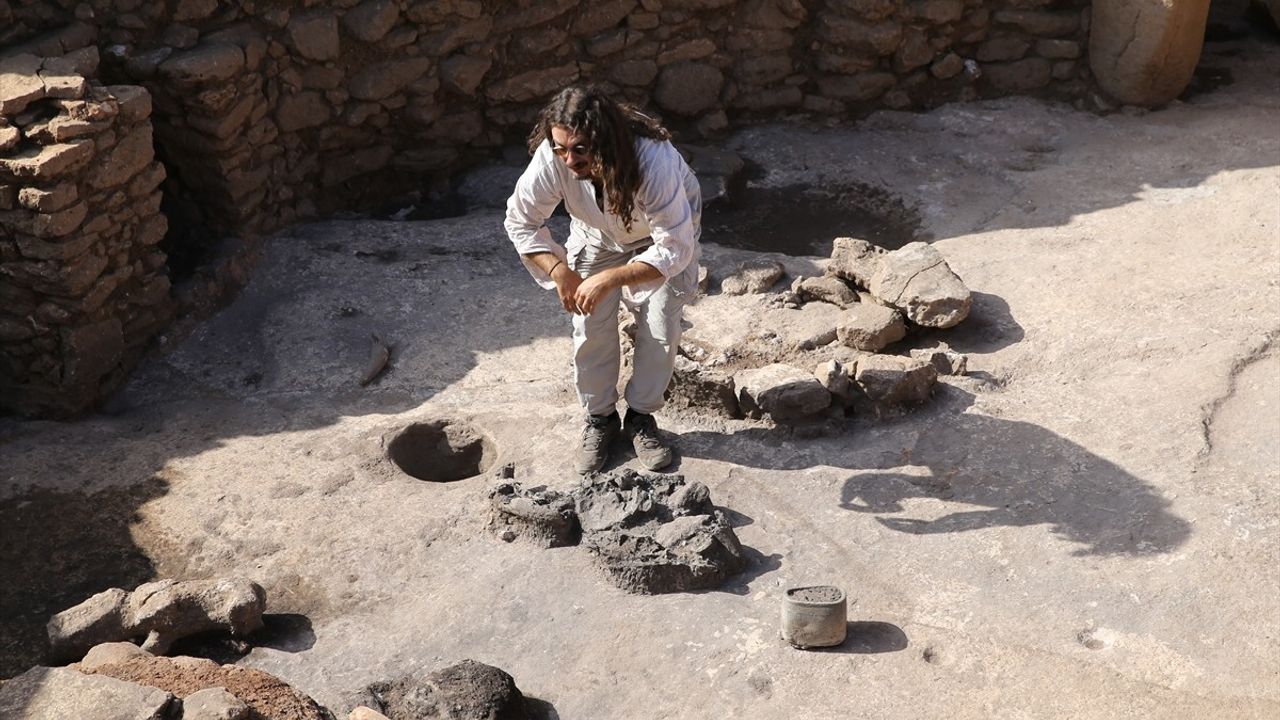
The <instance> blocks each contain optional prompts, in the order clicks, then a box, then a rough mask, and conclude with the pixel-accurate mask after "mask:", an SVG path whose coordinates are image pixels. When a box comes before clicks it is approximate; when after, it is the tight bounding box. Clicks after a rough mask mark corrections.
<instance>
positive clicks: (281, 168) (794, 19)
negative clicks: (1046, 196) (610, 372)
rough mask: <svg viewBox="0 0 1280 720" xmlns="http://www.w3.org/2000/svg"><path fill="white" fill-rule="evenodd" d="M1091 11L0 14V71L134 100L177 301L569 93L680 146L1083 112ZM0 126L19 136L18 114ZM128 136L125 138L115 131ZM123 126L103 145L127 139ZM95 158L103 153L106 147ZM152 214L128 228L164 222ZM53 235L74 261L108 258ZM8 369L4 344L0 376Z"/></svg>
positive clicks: (724, 2)
mask: <svg viewBox="0 0 1280 720" xmlns="http://www.w3.org/2000/svg"><path fill="white" fill-rule="evenodd" d="M1088 12H1089V11H1088V8H1087V7H1085V2H1084V0H602V1H595V0H539V1H535V0H507V1H503V2H498V1H496V0H239V1H236V2H218V1H217V0H167V1H157V2H145V1H144V0H86V1H85V2H72V1H71V0H0V57H3V56H10V57H12V56H15V55H17V54H20V53H29V54H30V55H33V56H35V57H46V56H57V55H59V54H61V53H65V52H69V51H75V50H79V49H82V48H87V47H96V48H98V49H99V51H100V53H101V58H102V60H101V68H100V70H99V71H98V76H99V77H101V78H103V80H104V81H105V82H107V83H111V84H112V85H109V86H108V88H109V87H116V86H123V85H134V86H141V87H144V88H146V90H147V91H148V92H149V94H150V97H151V98H152V101H153V103H154V110H153V112H152V114H151V123H152V125H151V126H153V127H154V144H155V149H156V155H157V157H158V159H159V160H160V161H161V162H162V163H163V164H164V166H165V167H166V168H167V170H168V177H167V178H166V179H165V181H164V185H163V187H162V189H163V196H164V207H165V209H164V212H165V214H167V216H168V218H169V220H170V225H171V226H172V227H173V229H174V230H173V231H172V232H170V234H169V236H168V237H167V238H166V239H165V241H164V243H163V245H162V247H163V248H164V249H165V250H167V251H168V253H169V257H170V265H171V267H178V268H180V269H181V270H182V272H181V273H180V274H186V273H187V272H189V271H190V269H191V268H193V267H198V266H202V265H203V266H206V267H214V266H216V267H219V268H221V269H220V270H218V272H217V273H212V274H210V273H207V272H206V274H205V276H203V277H200V278H198V279H199V281H200V282H198V283H191V282H188V283H185V284H183V285H182V287H181V288H180V290H182V292H179V296H180V297H181V298H183V299H184V300H185V301H186V302H187V303H188V304H190V303H191V302H194V301H193V300H192V297H191V296H190V295H189V294H188V295H183V292H188V291H189V290H190V287H191V286H192V285H195V286H199V287H204V288H205V289H206V290H207V291H208V292H207V293H206V294H209V293H213V294H216V293H217V292H218V291H220V290H222V289H225V287H226V286H227V285H234V284H235V283H237V282H242V281H243V280H244V276H245V263H244V262H240V263H239V264H238V265H237V264H236V262H234V260H235V258H233V259H232V260H233V262H230V264H229V265H228V261H227V259H226V257H225V255H226V254H227V253H226V248H228V247H230V248H232V249H233V250H235V249H237V248H238V249H239V252H240V253H241V255H244V254H246V253H247V254H250V255H251V253H252V245H253V241H252V239H253V238H254V237H257V236H259V235H260V234H262V233H265V232H269V231H271V230H273V229H276V228H278V227H281V226H283V225H287V224H289V223H291V222H294V221H297V220H299V219H305V218H309V217H313V216H316V215H319V214H324V213H326V212H329V211H333V210H337V209H341V208H353V207H362V206H367V204H368V203H369V202H371V201H374V200H376V199H378V198H385V197H386V196H387V195H388V193H392V192H395V191H398V190H403V189H406V188H411V187H417V188H420V189H421V188H425V187H433V185H432V183H434V187H436V188H439V187H442V186H443V185H444V184H445V183H447V180H448V178H449V177H450V175H451V174H453V173H455V172H456V171H457V170H458V169H460V168H462V167H464V166H466V165H468V164H472V163H475V162H477V161H480V160H482V159H486V158H491V157H493V156H495V155H497V154H498V152H499V151H500V149H501V148H502V147H503V146H509V145H512V144H518V143H520V141H521V138H522V136H523V135H524V134H525V133H526V132H527V130H528V127H529V125H530V122H531V121H532V119H533V117H534V114H535V113H536V110H537V108H538V107H539V106H540V105H541V103H542V102H544V101H545V99H546V98H547V96H548V95H549V94H551V93H553V92H554V91H555V90H557V89H558V88H560V87H561V86H563V85H564V84H566V83H569V82H573V81H579V80H596V81H601V82H604V83H607V84H609V85H611V86H613V87H614V88H615V89H616V91H617V92H618V94H619V95H621V96H623V97H625V98H628V99H630V100H633V101H635V102H638V103H641V104H644V105H645V106H647V107H650V108H652V109H654V110H655V111H656V112H658V113H659V114H660V115H661V116H662V117H663V118H664V119H665V120H667V121H668V123H669V124H672V125H674V126H676V127H677V129H678V130H680V132H681V136H682V137H684V138H686V139H689V138H694V137H698V136H714V135H716V134H718V133H721V132H724V131H726V130H727V129H729V128H731V127H733V126H735V125H739V124H743V123H748V122H753V121H757V120H760V119H766V118H774V117H779V116H793V115H808V116H811V117H816V118H819V119H824V120H831V119H835V120H840V119H848V118H852V117H857V116H859V115H862V114H865V113H867V112H870V111H872V110H874V109H877V108H882V107H888V108H895V109H919V108H926V107H930V106H933V105H936V104H939V103H942V102H946V101H951V100H964V99H972V98H977V97H983V96H991V95H1000V94H1007V93H1026V92H1037V93H1050V94H1056V95H1058V96H1062V97H1072V96H1080V95H1082V94H1083V93H1084V91H1085V90H1086V89H1088V88H1089V87H1090V83H1089V77H1088V70H1087V67H1086V65H1085V63H1084V62H1082V59H1081V54H1082V48H1083V47H1084V46H1085V42H1084V40H1085V37H1086V34H1087V24H1088ZM92 87H94V88H95V89H94V90H93V92H94V93H106V94H107V95H110V94H111V92H113V91H112V90H110V89H97V86H92ZM86 92H89V91H88V90H86ZM95 97H96V96H95ZM105 97H106V96H104V99H105ZM0 117H5V118H8V120H9V121H10V122H9V125H10V127H12V126H14V125H15V123H13V122H12V120H13V113H10V112H8V111H6V112H4V113H0ZM125 119H128V120H129V121H130V122H134V121H135V118H134V116H133V115H132V114H129V115H127V118H126V116H124V115H122V116H121V118H120V119H116V120H113V121H111V122H114V123H120V122H124V121H125ZM140 119H141V118H137V119H136V120H140ZM0 122H3V121H0ZM103 122H107V121H103ZM16 125H18V126H21V125H22V124H21V123H16ZM149 127H150V126H149ZM121 130H123V128H118V127H115V126H109V127H106V128H105V129H103V130H101V132H102V133H105V134H107V135H108V136H109V137H110V139H112V140H122V139H123V138H124V137H126V136H125V135H123V134H122V133H121ZM25 132H26V131H25V129H24V130H23V133H25ZM10 134H12V131H10ZM129 137H132V136H129ZM21 142H22V143H24V145H23V146H24V147H27V146H28V145H29V144H30V143H32V142H38V140H37V139H35V138H28V137H26V135H25V134H24V135H23V139H22V140H21ZM94 142H95V144H94V147H93V151H92V152H91V153H88V154H89V155H92V157H94V158H96V157H99V156H100V154H101V153H102V152H103V150H104V149H105V147H106V144H105V143H101V142H98V140H97V139H95V141H94ZM82 152H83V151H82ZM91 164H93V163H92V161H91V160H84V161H83V162H80V161H77V163H76V164H75V165H73V167H89V165H91ZM62 172H64V173H68V174H69V177H75V179H76V182H83V181H84V178H83V177H81V176H76V175H75V171H74V170H68V169H64V170H63V171H62ZM93 192H99V191H98V190H97V189H96V188H94V189H93ZM113 198H115V196H108V197H107V198H105V199H99V200H97V201H96V202H98V203H104V202H105V203H111V202H114V200H113ZM15 202H16V201H15ZM86 202H87V203H89V204H88V205H86V207H87V208H88V209H89V210H93V209H95V208H97V207H99V205H94V204H93V203H94V202H95V201H94V200H92V199H87V200H86ZM148 202H151V203H152V204H154V202H152V201H150V200H149V201H148ZM128 206H129V207H130V208H134V209H133V210H131V212H135V213H138V212H140V211H141V209H142V207H141V206H140V205H137V204H136V203H134V202H133V201H132V200H130V201H129V202H128ZM102 207H103V208H104V209H106V208H108V206H107V205H102ZM148 207H149V206H148ZM109 209H110V211H111V212H115V207H114V206H111V207H110V208H109ZM15 211H16V212H20V213H30V212H32V210H30V209H28V208H26V207H25V206H21V207H20V208H19V209H18V210H15ZM11 212H12V211H11ZM151 213H152V216H151V217H147V218H143V219H146V220H148V221H150V222H152V223H163V222H164V218H163V217H160V215H159V213H158V211H156V210H152V211H151ZM21 217H26V216H21ZM15 222H19V223H21V222H26V220H17V221H15ZM6 227H8V226H6ZM155 227H156V225H154V224H153V225H149V226H148V228H150V229H149V231H148V232H154V228H155ZM111 231H112V232H117V233H118V234H119V233H123V234H122V235H121V237H124V236H125V235H128V233H130V232H133V233H136V232H138V231H137V230H136V229H135V230H130V231H126V230H123V229H118V228H115V227H114V225H113V227H112V229H111ZM7 232H13V231H7ZM69 232H70V233H71V234H70V236H69V237H70V238H72V240H71V242H72V243H73V244H75V245H77V246H78V245H86V246H94V247H96V245H95V242H96V243H102V242H106V240H105V236H103V238H102V239H98V240H96V241H88V240H85V239H84V238H85V237H87V236H89V235H91V234H92V233H85V232H84V231H83V230H71V231H69ZM8 237H9V236H5V238H6V240H5V242H7V243H8V245H7V247H10V251H9V255H11V256H13V257H16V255H13V252H15V251H13V250H12V247H13V241H11V240H8ZM145 239H147V240H149V241H150V240H151V238H150V236H149V235H148V236H147V237H146V238H145ZM229 239H230V241H229ZM146 247H148V248H150V247H152V246H151V245H146ZM92 252H96V253H98V255H100V256H101V257H104V258H109V257H112V256H111V255H110V253H108V252H107V251H106V250H105V249H100V250H94V251H92ZM219 252H222V253H223V257H221V258H219V255H218V253H219ZM232 254H233V255H234V254H235V253H234V252H233V253H232ZM95 257H96V256H95ZM148 257H151V258H152V259H151V260H149V261H147V262H150V263H155V264H157V265H158V266H163V264H164V262H163V260H162V259H157V258H156V257H155V255H154V253H152V254H151V255H149V256H148ZM162 257H163V256H161V258H162ZM237 257H240V256H237ZM42 261H43V262H49V261H47V260H42ZM58 262H61V263H62V264H63V265H64V266H66V267H67V268H70V267H74V263H68V262H66V261H64V260H59V261H58ZM112 262H114V259H113V260H112ZM121 262H123V258H122V259H121ZM217 262H221V263H222V264H221V265H217ZM143 265H144V266H146V267H149V266H147V264H146V262H144V263H143ZM50 267H52V266H50ZM111 267H112V268H113V269H112V270H111V271H110V272H114V271H116V270H119V268H120V267H123V265H112V266H111ZM227 267H232V268H233V270H230V271H228V270H227V269H226V268H227ZM144 269H145V268H144ZM148 272H150V273H157V272H161V271H160V270H159V269H158V268H151V269H150V270H148ZM67 273H68V275H69V276H70V270H68V271H67ZM144 275H145V273H142V272H141V271H139V274H138V275H137V276H136V277H135V278H134V280H135V281H137V280H140V279H141V278H143V277H144ZM17 287H21V288H22V290H23V291H24V292H28V293H35V295H36V296H38V297H35V296H33V297H28V301H27V303H26V305H30V304H31V303H32V302H36V301H37V300H38V301H39V302H36V304H37V305H39V303H40V302H44V300H45V296H44V295H43V294H42V293H48V292H51V291H47V290H41V289H38V288H37V287H36V285H35V284H34V282H33V281H30V280H24V281H23V284H22V285H20V286H17ZM41 287H44V286H41ZM183 288H185V289H183ZM153 289H154V288H153ZM5 292H7V293H15V292H18V291H17V290H16V289H12V288H6V290H5ZM68 292H70V291H68ZM76 294H77V293H76V292H71V295H72V296H74V295H76ZM50 297H52V296H50ZM26 305H21V306H15V307H18V308H21V309H23V312H26ZM12 309H13V308H10V310H12ZM8 311H9V310H6V312H8ZM14 312H16V310H15V311H14ZM10 314H11V315H12V317H13V320H14V322H18V324H24V323H25V325H24V326H26V327H30V326H31V322H34V320H28V319H24V318H26V316H25V315H22V316H21V317H19V316H18V315H16V314H13V313H12V312H11V313H10ZM32 317H34V316H32ZM86 317H88V316H86ZM122 317H127V314H126V315H125V316H122ZM19 321H20V322H19ZM41 322H45V321H41ZM121 322H122V327H124V326H125V325H127V324H128V322H127V321H126V320H122V321H121ZM6 327H8V326H6ZM41 327H45V325H41ZM5 332H6V333H7V335H5V336H4V337H9V336H15V337H12V338H11V339H10V340H8V341H6V342H15V341H20V342H24V343H28V345H26V346H24V347H25V348H26V349H25V350H24V351H23V352H30V351H31V349H32V348H41V350H40V352H42V353H44V354H45V355H44V357H45V362H44V365H42V367H44V366H45V365H48V366H49V367H47V368H45V369H46V370H47V371H48V372H54V369H53V368H54V367H55V366H59V363H62V364H65V358H62V359H59V358H58V357H56V356H57V355H58V353H61V352H63V350H60V349H59V348H61V347H62V345H61V344H54V345H52V346H50V342H51V341H49V340H47V339H46V340H43V341H42V344H36V345H31V343H32V342H33V341H34V338H29V337H24V338H21V339H18V338H16V335H17V334H19V333H18V331H16V330H13V329H9V330H6V331H5ZM22 332H27V331H25V330H24V331H22ZM42 337H44V336H42ZM60 342H61V341H60ZM131 342H132V340H130V341H128V342H125V343H124V344H125V345H127V346H128V347H133V345H132V344H131ZM46 346H50V347H46ZM13 352H14V351H11V350H9V349H8V346H6V350H5V353H6V357H7V358H9V362H11V363H12V362H14V361H13V358H14V357H16V355H14V354H13ZM23 357H26V356H25V355H24V356H23ZM0 405H7V406H9V407H14V406H15V404H14V403H13V402H11V401H9V399H8V398H7V397H6V399H5V400H4V401H0ZM23 407H25V405H24V406H23Z"/></svg>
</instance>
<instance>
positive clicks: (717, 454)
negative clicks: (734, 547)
mask: <svg viewBox="0 0 1280 720" xmlns="http://www.w3.org/2000/svg"><path fill="white" fill-rule="evenodd" d="M972 401H973V395H971V394H970V393H968V392H966V391H964V390H961V389H959V388H956V387H953V386H949V385H943V384H939V385H938V389H937V391H936V393H935V396H934V398H933V400H932V401H931V402H930V404H929V405H928V406H926V407H922V408H917V409H916V410H915V411H914V412H913V413H912V414H910V415H908V416H907V417H906V418H904V419H903V420H900V421H897V422H894V423H892V424H891V425H879V426H877V425H871V424H864V423H856V422H855V423H851V424H850V427H848V428H846V432H845V433H843V434H842V435H841V436H840V437H838V438H823V439H818V440H807V439H801V438H798V437H795V436H793V435H791V434H790V433H788V432H787V431H786V430H782V429H779V430H768V429H759V430H757V429H752V430H747V431H745V432H740V433H735V434H733V435H731V436H728V437H726V436H724V435H721V434H717V433H697V432H695V433H688V434H686V435H683V436H682V437H681V440H680V445H681V448H682V449H683V450H684V454H685V455H686V456H690V457H704V458H708V459H715V460H723V461H725V462H731V463H735V464H738V465H746V466H754V467H760V468H765V469H775V470H797V469H802V468H806V467H814V466H818V465H832V466H837V467H845V468H848V469H850V470H852V471H854V472H853V474H852V475H850V476H849V478H848V479H846V480H845V482H844V486H843V488H842V490H841V493H840V507H842V508H845V509H847V510H851V511H854V512H858V513H865V514H871V515H874V516H875V520H876V521H877V522H879V523H880V524H882V525H884V526H885V527H887V528H890V529H892V530H896V531H898V532H902V533H909V534H913V535H927V534H934V533H950V532H964V531H967V530H977V529H980V528H987V527H994V526H1028V527H1029V526H1034V525H1044V526H1046V527H1048V528H1049V529H1050V531H1051V532H1052V533H1053V534H1054V535H1056V536H1058V537H1061V538H1063V539H1066V540H1069V541H1071V542H1073V543H1076V544H1077V545H1078V548H1077V549H1076V550H1075V551H1074V552H1073V553H1072V554H1073V555H1152V554H1158V553H1165V552H1169V551H1171V550H1173V549H1174V548H1176V547H1178V546H1179V545H1181V544H1182V543H1184V542H1185V541H1186V540H1187V538H1188V537H1189V536H1190V534H1191V525H1190V523H1188V522H1187V521H1186V520H1184V519H1182V518H1179V517H1177V516H1176V515H1174V514H1173V513H1171V512H1170V510H1169V501H1168V500H1166V499H1164V498H1163V497H1161V495H1160V493H1159V491H1158V490H1157V489H1156V488H1154V487H1152V486H1151V485H1150V484H1148V483H1147V482H1145V481H1143V480H1142V479H1140V478H1137V477H1135V476H1133V475H1131V474H1130V473H1128V472H1126V471H1125V470H1123V469H1122V468H1120V467H1119V466H1117V465H1116V464H1114V463H1112V462H1110V461H1108V460H1105V459H1103V458H1101V457H1099V456H1097V455H1095V454H1093V453H1091V452H1089V451H1088V450H1087V449H1085V448H1084V447H1081V446H1080V445H1077V444H1076V443H1073V442H1071V441H1070V440H1067V439H1065V438H1063V437H1061V436H1059V435H1057V434H1055V433H1053V432H1050V431H1049V430H1046V429H1045V428H1042V427H1040V426H1038V425H1034V424H1032V423H1027V422H1019V421H1014V420H1004V419H1000V418H994V417H987V416H984V415H979V414H976V413H966V412H964V411H965V409H966V408H968V407H969V406H970V405H971V404H972ZM911 498H934V499H938V500H944V501H947V502H954V503H958V504H960V505H963V506H966V507H965V508H963V509H956V510H954V511H952V512H948V513H946V514H944V515H942V516H941V517H937V518H934V519H921V518H913V517H903V516H902V515H901V513H904V512H906V509H907V508H906V505H905V501H907V500H909V499H911ZM974 506H976V508H975V507H974Z"/></svg>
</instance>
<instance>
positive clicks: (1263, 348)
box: [1198, 329, 1280, 458]
mask: <svg viewBox="0 0 1280 720" xmlns="http://www.w3.org/2000/svg"><path fill="white" fill-rule="evenodd" d="M1277 338H1280V329H1275V330H1272V331H1271V332H1269V333H1267V334H1266V335H1264V336H1263V337H1262V339H1261V340H1260V341H1258V342H1257V343H1256V344H1255V345H1254V346H1253V347H1252V348H1250V349H1249V350H1247V351H1246V352H1245V353H1244V354H1242V355H1240V356H1239V357H1237V358H1236V359H1235V360H1234V361H1233V362H1232V363H1231V369H1230V370H1229V371H1228V372H1227V391H1226V392H1225V393H1223V394H1222V395H1219V396H1218V397H1216V398H1214V399H1213V401H1212V402H1210V403H1207V404H1205V405H1204V406H1203V407H1202V408H1201V417H1200V434H1201V446H1200V452H1199V453H1198V455H1199V456H1200V457H1201V458H1205V457H1208V456H1209V455H1210V454H1211V453H1212V452H1213V423H1214V421H1215V420H1217V419H1218V411H1220V410H1221V409H1222V406H1223V405H1225V404H1226V403H1227V401H1228V400H1230V399H1231V398H1233V397H1235V394H1236V390H1237V387H1236V383H1237V382H1238V381H1239V378H1240V374H1241V373H1243V372H1244V371H1245V370H1246V369H1248V368H1249V366H1250V365H1253V364H1254V363H1256V362H1259V361H1261V360H1264V359H1266V357H1267V356H1268V355H1270V354H1271V351H1272V350H1273V349H1274V348H1275V345H1276V339H1277Z"/></svg>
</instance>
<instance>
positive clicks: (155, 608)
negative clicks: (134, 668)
mask: <svg viewBox="0 0 1280 720" xmlns="http://www.w3.org/2000/svg"><path fill="white" fill-rule="evenodd" d="M265 607H266V594H265V592H264V591H263V589H262V587H261V586H260V585H258V584H257V583H254V582H251V581H248V580H238V579H224V580H189V581H181V582H180V581H176V580H160V581H156V582H151V583H146V584H144V585H139V586H138V588H137V589H135V590H134V591H133V592H131V593H130V592H126V591H124V590H121V589H120V588H111V589H110V590H104V591H103V592H100V593H98V594H96V595H94V596H93V597H91V598H89V599H88V600H85V601H84V602H82V603H80V604H79V605H77V606H75V607H73V608H70V609H67V610H64V611H62V612H60V613H58V614H57V615H54V616H53V618H51V619H50V620H49V625H48V632H49V644H50V646H51V648H52V649H53V652H54V653H55V654H56V655H58V656H60V657H64V658H79V657H81V656H82V655H83V654H84V653H85V651H87V650H88V649H89V648H91V647H93V646H94V645H98V644H100V643H104V642H113V641H118V640H129V639H134V638H145V640H144V642H143V646H142V647H143V649H144V650H147V651H149V652H153V653H157V654H163V653H164V652H165V651H166V650H168V648H169V645H170V644H171V643H172V642H173V641H174V640H177V639H179V638H182V637H186V636H188V635H194V634H196V633H199V632H205V631H208V630H219V629H220V630H226V631H228V632H230V633H231V634H233V635H241V636H242V635H247V634H249V633H250V632H253V631H254V630H257V629H258V628H260V627H262V612H263V610H264V609H265Z"/></svg>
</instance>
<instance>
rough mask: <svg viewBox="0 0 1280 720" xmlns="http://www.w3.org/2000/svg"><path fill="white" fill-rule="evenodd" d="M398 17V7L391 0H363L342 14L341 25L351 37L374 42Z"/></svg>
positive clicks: (388, 29)
mask: <svg viewBox="0 0 1280 720" xmlns="http://www.w3.org/2000/svg"><path fill="white" fill-rule="evenodd" d="M398 19H400V7H399V6H398V5H397V4H396V3H394V2H392V0H365V2H362V3H360V4H359V5H357V6H355V7H353V8H351V9H350V10H348V11H347V12H346V14H345V15H343V16H342V26H343V27H344V28H346V29H347V32H349V33H351V35H352V37H355V38H358V39H360V40H363V41H364V42H367V43H376V42H378V41H379V40H381V39H382V38H383V36H385V35H386V34H387V33H389V32H391V28H393V27H395V25H396V20H398Z"/></svg>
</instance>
